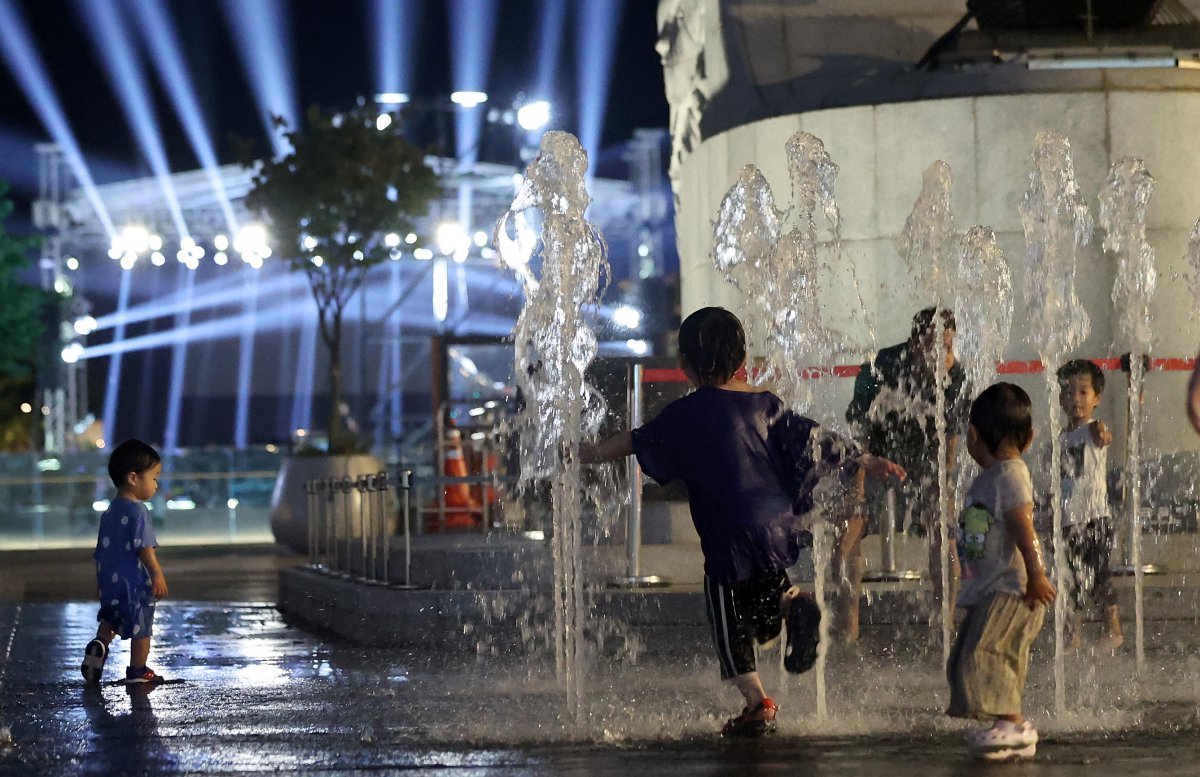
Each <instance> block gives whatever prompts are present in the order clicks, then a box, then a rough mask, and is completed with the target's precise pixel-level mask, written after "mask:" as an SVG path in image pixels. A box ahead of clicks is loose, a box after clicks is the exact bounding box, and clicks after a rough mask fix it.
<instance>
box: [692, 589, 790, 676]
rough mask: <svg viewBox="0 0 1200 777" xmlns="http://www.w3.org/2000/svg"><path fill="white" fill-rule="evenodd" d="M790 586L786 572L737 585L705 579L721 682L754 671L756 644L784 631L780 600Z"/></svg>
mask: <svg viewBox="0 0 1200 777" xmlns="http://www.w3.org/2000/svg"><path fill="white" fill-rule="evenodd" d="M791 586H792V581H791V580H789V579H788V576H787V572H784V571H782V570H780V571H779V572H769V573H767V574H765V575H762V576H760V577H756V578H752V579H750V580H746V581H743V582H740V583H732V584H729V583H718V582H716V581H715V580H713V579H712V578H710V577H708V575H705V576H704V599H705V601H706V602H707V604H708V624H709V626H711V627H712V635H713V644H714V646H715V647H716V649H717V660H718V661H719V662H720V664H721V679H722V680H728V679H730V678H733V677H736V676H738V675H740V674H747V673H749V672H753V671H755V668H756V664H755V661H754V645H755V643H758V644H760V645H761V644H764V643H767V642H770V641H771V640H773V639H775V638H777V637H778V636H779V635H780V631H781V629H782V627H783V613H782V612H780V609H779V599H780V597H781V596H783V594H784V592H786V591H787V590H788V589H789V588H791Z"/></svg>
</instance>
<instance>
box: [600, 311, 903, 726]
mask: <svg viewBox="0 0 1200 777" xmlns="http://www.w3.org/2000/svg"><path fill="white" fill-rule="evenodd" d="M679 361H680V366H681V367H682V368H683V371H684V373H685V374H686V375H687V377H688V381H689V382H690V383H691V384H692V385H693V386H695V387H696V390H695V391H693V392H692V393H691V394H688V395H687V396H685V397H682V398H681V399H677V400H675V401H674V402H672V403H671V404H669V405H667V406H666V407H665V408H664V409H663V411H662V412H661V413H659V414H658V416H656V417H655V418H654V419H653V420H651V421H650V422H648V423H646V424H645V425H643V426H641V427H639V428H637V429H634V430H632V431H629V432H622V433H621V434H618V435H615V436H613V437H610V438H608V439H607V440H604V441H603V442H600V443H598V444H595V445H589V444H585V445H582V446H581V447H580V450H579V453H580V459H581V460H582V461H583V462H584V463H590V462H597V461H609V460H612V459H618V458H621V457H624V456H628V455H629V454H631V453H632V454H634V455H636V456H637V460H638V463H639V464H640V465H641V467H642V469H643V470H644V471H645V473H646V474H647V475H649V476H650V477H652V478H654V479H655V480H656V481H658V482H659V483H663V484H665V483H670V482H673V481H676V480H682V481H684V482H685V483H686V484H687V487H688V504H689V506H690V508H691V513H692V522H693V523H695V525H696V533H697V534H699V535H700V549H701V550H702V551H703V553H704V594H705V600H706V601H707V604H708V620H709V625H710V626H711V627H712V634H713V641H714V643H715V645H714V647H715V648H716V650H717V657H718V660H719V663H720V667H721V679H723V680H727V681H730V682H732V683H733V685H734V686H735V687H736V688H737V689H738V691H739V692H740V693H741V694H742V697H743V699H744V700H745V708H744V709H743V710H742V712H741V714H740V715H737V716H736V717H733V718H730V719H729V721H728V722H726V724H725V726H724V728H722V729H721V735H722V736H743V737H744V736H759V735H761V734H764V733H768V732H771V731H774V730H775V715H776V713H777V711H778V706H777V705H776V704H775V702H774V701H773V700H772V699H771V698H770V697H769V696H767V694H766V691H765V689H764V688H763V684H762V680H761V679H760V678H759V675H758V670H757V668H756V656H755V647H756V645H766V644H770V643H772V642H774V641H775V640H777V639H778V638H779V636H780V633H781V631H782V625H783V624H782V620H783V615H784V612H785V611H786V612H788V613H792V612H795V611H796V609H797V607H796V605H799V604H802V603H803V600H802V599H801V598H800V597H804V596H805V594H802V593H801V592H800V589H799V588H797V587H795V586H793V585H792V584H791V581H790V580H789V579H788V575H787V568H788V567H790V566H792V565H794V564H795V563H796V561H797V559H798V558H799V554H800V549H801V548H802V547H804V546H805V545H807V544H809V543H810V542H811V540H812V535H811V534H810V533H809V532H808V531H807V529H806V526H805V523H804V518H803V516H804V514H805V513H806V512H807V511H808V509H809V508H810V507H811V506H812V502H813V490H814V489H815V488H816V486H817V485H818V482H819V481H820V479H821V478H822V477H823V476H825V475H833V474H837V475H841V476H842V477H844V478H845V479H846V480H848V481H850V480H853V479H854V478H855V476H856V474H857V472H858V471H859V470H860V469H861V470H865V471H866V473H867V474H869V475H872V476H874V477H880V478H886V477H889V476H896V477H901V478H902V477H904V470H903V469H901V468H900V467H898V466H896V465H895V464H894V463H892V462H890V461H887V460H886V459H882V458H879V457H877V456H872V455H870V454H867V453H863V452H861V451H860V450H858V449H857V448H856V447H855V446H853V445H852V444H850V443H848V442H843V441H842V440H839V439H838V438H837V437H836V436H834V435H832V434H830V433H828V432H826V431H825V430H823V429H822V428H821V427H820V426H819V425H817V423H816V422H815V421H812V420H810V419H808V418H804V417H803V416H800V415H797V414H796V413H794V412H792V411H790V410H788V409H787V408H785V407H784V405H783V402H782V401H781V400H780V399H779V397H777V396H775V395H774V394H772V393H771V392H769V391H764V390H761V389H759V388H756V387H754V386H751V385H749V384H748V383H746V382H745V381H744V380H741V379H740V378H738V377H736V375H737V373H738V372H739V370H741V369H742V367H743V366H744V365H745V363H746V334H745V331H744V330H743V329H742V323H741V322H740V321H739V320H738V319H737V317H736V316H734V315H733V314H732V313H730V312H729V311H728V310H724V309H722V308H704V309H702V310H699V311H696V312H695V313H693V314H691V315H690V316H688V317H687V318H686V319H685V320H684V322H683V323H682V324H681V325H680V327H679ZM789 617H793V616H791V615H789ZM807 622H808V623H810V624H815V622H816V621H815V620H808V621H807ZM795 627H796V623H789V625H788V635H789V636H788V645H787V651H789V652H790V651H792V650H793V649H807V650H811V648H812V642H811V640H810V639H805V638H804V637H803V636H802V635H800V634H797V629H796V628H795ZM794 636H800V637H801V638H800V639H799V640H793V637H794ZM810 636H811V635H810ZM796 643H799V644H796ZM788 655H789V653H785V660H784V664H785V667H786V668H788V669H789V671H800V670H802V668H803V667H801V668H799V669H793V668H792V665H791V664H790V662H789V660H788V657H787V656H788ZM802 663H803V662H802Z"/></svg>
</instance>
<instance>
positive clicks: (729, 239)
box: [712, 132, 870, 718]
mask: <svg viewBox="0 0 1200 777" xmlns="http://www.w3.org/2000/svg"><path fill="white" fill-rule="evenodd" d="M785 149H786V153H787V159H788V171H789V174H790V177H791V197H792V202H791V204H790V206H789V208H788V210H787V212H786V213H783V212H781V211H780V210H779V209H778V208H777V207H776V204H775V196H774V193H773V192H772V190H771V186H770V184H768V183H767V180H766V178H765V177H764V176H763V175H762V173H761V171H759V170H758V168H756V167H754V166H753V165H747V166H746V167H743V168H742V170H741V172H740V174H739V175H738V179H737V181H736V182H735V183H734V185H733V186H732V187H731V188H730V190H729V191H728V192H727V193H726V195H725V197H724V198H723V199H722V201H721V207H720V211H719V213H718V216H717V221H716V223H715V224H714V227H713V238H714V241H713V252H712V255H713V261H714V263H715V264H716V267H717V269H718V270H719V271H720V272H721V274H722V275H723V276H724V277H725V279H726V281H728V282H729V283H731V284H732V285H734V286H735V287H737V288H738V289H739V290H740V291H741V292H742V293H743V294H744V295H745V296H746V298H747V299H748V300H749V301H750V302H751V304H750V305H749V306H748V307H747V321H746V324H747V327H746V329H747V339H748V340H749V342H748V343H747V351H748V352H750V353H761V354H762V355H763V356H764V357H765V365H764V369H762V370H761V371H759V372H758V373H757V374H756V375H753V376H752V380H754V381H755V382H757V383H764V382H767V381H770V382H771V384H772V389H773V390H774V391H775V392H776V393H777V394H778V395H779V397H780V398H781V399H782V400H783V402H784V404H785V405H786V406H788V407H790V408H793V409H795V410H798V411H800V412H804V411H805V410H807V409H808V408H809V407H810V406H811V404H812V398H813V396H814V395H815V391H816V387H817V385H818V381H817V380H815V378H818V377H822V376H823V375H824V373H825V371H826V369H825V368H826V367H827V365H828V364H829V363H830V362H831V360H832V359H833V356H834V354H835V353H838V352H839V351H843V350H846V349H847V347H848V343H849V340H848V338H847V337H846V335H844V334H843V333H841V332H838V331H836V330H834V329H833V328H831V327H829V326H828V325H827V323H826V322H825V320H824V317H823V315H822V311H821V304H820V290H821V271H822V270H823V269H825V270H827V269H828V268H827V267H825V266H823V265H822V264H821V262H820V259H819V254H818V247H819V242H818V234H817V212H818V211H820V212H821V214H822V215H823V217H824V219H825V222H826V223H827V225H828V227H829V229H830V230H831V232H832V235H833V241H832V246H833V248H834V250H835V253H837V254H838V255H840V245H841V238H840V231H841V215H840V212H839V211H838V207H837V201H836V199H835V197H834V187H835V184H836V182H837V175H838V166H837V165H836V164H835V163H834V162H833V160H832V159H831V158H830V156H829V154H828V152H826V150H825V145H824V143H822V141H821V139H820V138H818V137H816V136H814V135H811V134H809V133H807V132H798V133H796V134H795V135H793V136H792V137H791V138H790V139H789V140H788V142H787V144H786V147H785ZM851 268H852V265H851ZM854 283H855V288H856V290H857V288H858V280H857V276H855V277H854ZM859 304H860V308H862V311H863V312H862V318H863V321H864V322H867V317H866V314H865V306H864V305H862V299H861V296H860V297H859ZM867 328H868V330H869V329H870V327H869V323H868V327H867ZM759 338H761V342H758V340H759ZM822 501H824V502H828V503H830V504H832V503H835V502H837V501H838V500H837V499H829V500H822ZM826 508H828V505H826ZM825 512H828V509H824V510H818V511H815V512H814V519H813V521H812V524H811V529H812V532H813V535H814V543H813V563H814V574H815V581H816V594H817V597H816V598H817V602H818V604H819V605H820V607H821V609H822V611H823V612H825V611H826V602H825V596H824V591H825V585H824V582H825V580H824V578H825V574H826V570H827V569H828V568H829V565H830V554H831V549H832V545H831V543H830V542H828V541H827V538H826V536H825V534H826V532H827V531H828V530H829V526H828V522H827V520H825V518H826V516H825V515H824V513H825ZM828 620H829V614H828V612H825V617H824V618H823V620H822V622H823V623H827V622H828ZM827 644H828V642H827V640H824V639H823V640H822V641H821V643H820V647H819V649H818V655H817V664H816V667H815V672H814V674H815V677H816V688H817V700H816V710H817V714H818V717H821V718H824V716H825V714H826V700H825V647H826V645H827Z"/></svg>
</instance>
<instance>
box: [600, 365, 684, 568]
mask: <svg viewBox="0 0 1200 777" xmlns="http://www.w3.org/2000/svg"><path fill="white" fill-rule="evenodd" d="M643 373H644V368H643V366H642V365H641V364H636V363H635V364H632V365H630V368H629V390H628V394H627V396H628V401H629V428H630V429H631V430H632V429H636V428H638V427H639V426H641V425H642V379H643ZM626 468H627V469H626V472H627V473H628V475H629V521H628V526H627V528H626V533H625V548H626V551H627V552H628V560H627V565H626V570H625V572H626V574H625V577H623V578H618V579H617V580H614V581H613V585H615V586H619V587H626V588H649V587H654V586H664V585H669V584H670V582H671V581H670V580H668V579H666V578H664V577H659V576H658V575H643V574H642V559H641V552H642V468H641V467H639V466H638V463H637V459H636V458H635V457H633V456H630V457H629V460H628V461H627V462H626Z"/></svg>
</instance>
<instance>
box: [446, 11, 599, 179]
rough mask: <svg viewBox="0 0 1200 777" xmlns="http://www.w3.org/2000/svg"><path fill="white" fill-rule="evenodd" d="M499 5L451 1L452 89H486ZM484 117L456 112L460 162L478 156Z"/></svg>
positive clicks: (469, 110)
mask: <svg viewBox="0 0 1200 777" xmlns="http://www.w3.org/2000/svg"><path fill="white" fill-rule="evenodd" d="M591 1H592V0H589V2H591ZM499 5H500V4H499V3H497V2H494V0H451V1H450V33H451V34H450V52H451V59H450V69H451V71H452V77H453V79H454V90H455V91H459V92H486V91H487V80H488V66H489V65H490V64H491V61H492V45H493V42H494V41H495V39H496V14H497V12H498V6H499ZM483 118H484V113H483V111H482V110H479V109H477V108H459V109H458V110H457V111H456V112H455V116H454V136H455V156H457V157H458V161H459V164H460V165H471V164H474V163H475V161H476V160H477V159H478V158H479V139H480V136H481V134H482V131H483Z"/></svg>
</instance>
